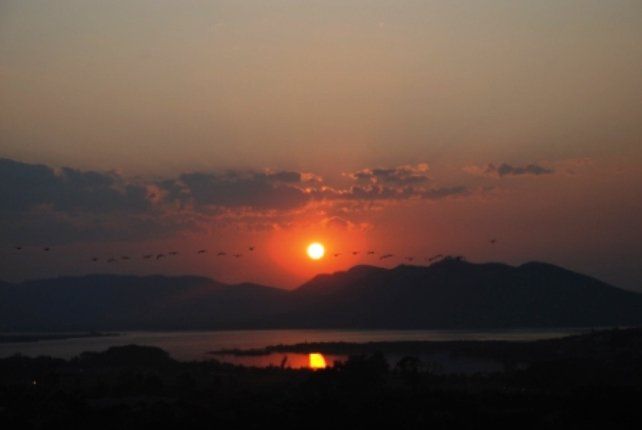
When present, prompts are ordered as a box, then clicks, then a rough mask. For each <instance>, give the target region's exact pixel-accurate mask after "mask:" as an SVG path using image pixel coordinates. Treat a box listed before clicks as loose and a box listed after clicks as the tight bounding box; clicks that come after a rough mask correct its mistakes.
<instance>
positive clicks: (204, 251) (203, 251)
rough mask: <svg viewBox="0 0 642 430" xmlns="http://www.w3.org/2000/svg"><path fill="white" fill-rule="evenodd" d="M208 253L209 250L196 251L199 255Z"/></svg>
mask: <svg viewBox="0 0 642 430" xmlns="http://www.w3.org/2000/svg"><path fill="white" fill-rule="evenodd" d="M206 252H207V249H199V250H198V251H196V253H197V254H205V253H206Z"/></svg>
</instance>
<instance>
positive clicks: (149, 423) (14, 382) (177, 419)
mask: <svg viewBox="0 0 642 430" xmlns="http://www.w3.org/2000/svg"><path fill="white" fill-rule="evenodd" d="M379 346H380V347H381V348H382V349H383V350H386V351H390V350H395V351H396V350H398V346H399V345H397V346H394V344H387V345H379ZM406 346H408V345H406ZM451 346H452V347H453V348H452V351H453V353H456V354H469V355H472V356H480V355H481V356H484V357H490V358H493V359H495V360H496V361H500V362H502V363H505V365H506V370H504V371H502V372H497V373H492V374H475V375H442V374H438V373H435V372H434V369H433V367H432V366H431V364H430V363H429V362H422V361H421V360H419V359H416V358H413V357H412V354H409V355H408V356H407V357H406V358H404V359H402V360H401V361H399V362H398V363H390V364H389V363H387V362H386V360H385V358H384V355H382V354H380V353H377V352H373V351H374V349H375V348H376V347H377V345H376V344H369V345H367V346H365V347H364V346H362V347H361V348H360V347H359V346H358V345H354V344H341V345H339V346H337V345H336V344H328V345H326V346H325V347H324V345H313V347H315V348H319V350H325V351H337V350H338V349H341V350H342V351H344V352H349V353H357V352H359V351H365V353H364V354H360V355H352V356H351V357H350V358H349V359H348V360H346V361H345V362H343V363H340V364H338V365H336V366H335V367H333V368H329V369H325V370H319V371H311V370H305V369H302V370H294V369H288V368H278V367H273V368H263V369H260V368H247V367H239V366H233V365H229V364H223V363H220V362H217V361H209V362H177V361H174V360H172V359H171V358H170V357H169V356H168V355H167V353H165V352H164V351H162V350H160V349H157V348H150V347H139V346H126V347H117V348H111V349H110V350H108V351H106V352H103V353H83V354H81V355H80V356H79V357H76V358H74V359H72V360H69V361H65V360H60V359H53V358H48V357H40V358H26V357H20V356H17V357H12V358H6V359H2V360H0V428H2V429H5V428H6V429H12V428H43V429H49V428H52V429H53V428H67V429H69V428H97V429H102V428H105V429H107V428H108V429H116V428H117V429H122V428H181V429H182V428H231V429H236V428H260V429H265V428H278V429H284V428H285V429H289V428H303V429H311V428H312V429H325V430H329V429H333V428H375V426H376V428H381V427H383V428H390V429H398V428H437V429H439V428H492V429H496V428H520V429H523V428H533V429H535V428H536V429H542V428H544V429H546V428H564V429H569V428H571V429H572V428H602V429H608V428H618V429H622V428H636V429H637V428H641V427H640V426H641V425H642V329H637V328H636V329H626V330H609V331H602V332H595V333H591V334H586V335H580V336H572V337H569V338H566V339H562V340H556V341H540V342H521V343H512V342H490V343H483V342H474V343H467V342H459V343H456V344H453V345H451ZM308 347H310V345H308ZM443 347H444V345H441V346H439V348H443ZM283 348H284V347H282V349H283ZM324 348H325V349H324ZM395 348H396V349H395ZM415 348H418V346H417V345H415ZM422 348H429V347H427V346H424V347H422ZM293 349H295V350H297V351H304V350H305V348H304V347H303V346H297V347H296V348H293ZM413 351H417V350H412V349H411V350H410V351H409V352H410V353H412V352H413ZM422 351H424V350H423V349H422ZM384 352H385V351H384Z"/></svg>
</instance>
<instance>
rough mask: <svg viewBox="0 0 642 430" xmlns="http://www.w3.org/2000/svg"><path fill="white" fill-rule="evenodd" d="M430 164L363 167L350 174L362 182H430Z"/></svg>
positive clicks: (397, 183)
mask: <svg viewBox="0 0 642 430" xmlns="http://www.w3.org/2000/svg"><path fill="white" fill-rule="evenodd" d="M428 170H429V169H428V164H426V163H420V164H417V165H405V166H398V167H391V168H382V167H376V168H372V169H363V170H359V171H357V172H354V173H350V174H349V175H348V176H350V177H351V178H353V179H354V180H356V181H358V182H361V183H372V184H381V185H413V184H422V183H425V182H428V181H429V180H430V177H429V176H428Z"/></svg>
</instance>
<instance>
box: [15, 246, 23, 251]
mask: <svg viewBox="0 0 642 430" xmlns="http://www.w3.org/2000/svg"><path fill="white" fill-rule="evenodd" d="M14 248H16V250H17V251H21V250H22V246H14Z"/></svg>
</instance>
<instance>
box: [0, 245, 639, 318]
mask: <svg viewBox="0 0 642 430" xmlns="http://www.w3.org/2000/svg"><path fill="white" fill-rule="evenodd" d="M636 324H642V294H639V293H635V292H631V291H627V290H623V289H620V288H617V287H614V286H611V285H609V284H607V283H605V282H602V281H600V280H598V279H596V278H592V277H590V276H586V275H583V274H580V273H576V272H573V271H571V270H568V269H565V268H563V267H560V266H556V265H552V264H549V263H542V262H527V263H524V264H521V265H519V266H511V265H508V264H504V263H497V262H488V263H471V262H467V261H465V260H463V259H460V258H454V257H452V258H445V259H443V260H440V261H438V262H435V263H433V264H431V265H429V266H421V265H404V264H402V265H398V266H396V267H394V268H391V269H386V268H382V267H377V266H369V265H358V266H354V267H352V268H350V269H348V270H344V271H337V272H334V273H326V274H319V275H316V276H314V277H313V278H311V279H310V280H309V281H307V282H305V283H303V284H301V285H300V286H299V287H298V288H295V289H293V290H285V289H280V288H277V287H270V286H264V285H260V284H255V283H250V282H245V283H239V284H226V283H222V282H219V281H216V280H214V279H212V278H209V277H203V276H192V275H185V276H165V275H147V276H135V275H110V274H92V275H84V276H77V277H73V276H63V277H57V278H50V279H42V280H30V281H24V282H21V283H8V284H1V283H0V330H4V331H11V330H14V331H17V330H39V329H43V328H46V329H47V330H57V331H61V330H94V329H95V330H129V329H151V330H157V329H161V330H162V329H237V328H247V329H255V328H357V329H360V328H363V329H367V328H381V329H385V328H389V329H412V328H417V329H420V328H510V327H545V326H570V325H588V326H593V325H636Z"/></svg>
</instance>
